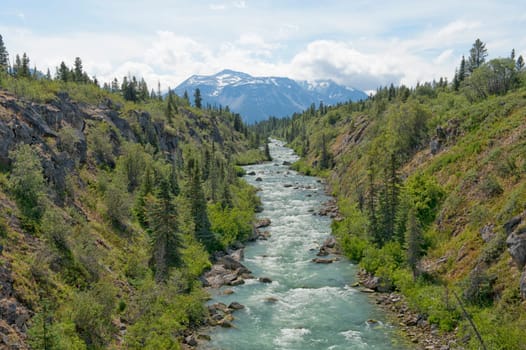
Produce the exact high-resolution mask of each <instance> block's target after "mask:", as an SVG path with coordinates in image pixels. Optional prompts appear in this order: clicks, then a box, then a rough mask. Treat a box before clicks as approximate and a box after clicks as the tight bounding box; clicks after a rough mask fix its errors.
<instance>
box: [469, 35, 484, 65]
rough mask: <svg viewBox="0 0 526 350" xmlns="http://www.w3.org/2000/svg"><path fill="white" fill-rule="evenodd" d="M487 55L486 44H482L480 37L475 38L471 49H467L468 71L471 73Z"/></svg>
mask: <svg viewBox="0 0 526 350" xmlns="http://www.w3.org/2000/svg"><path fill="white" fill-rule="evenodd" d="M487 56H488V50H487V49H486V44H484V43H483V42H482V41H481V40H480V39H477V40H475V42H474V43H473V46H472V47H471V50H470V51H469V59H468V69H469V72H470V73H473V71H474V70H475V69H477V68H478V67H480V66H481V65H482V64H483V63H484V62H485V61H486V57H487Z"/></svg>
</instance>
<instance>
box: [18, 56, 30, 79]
mask: <svg viewBox="0 0 526 350" xmlns="http://www.w3.org/2000/svg"><path fill="white" fill-rule="evenodd" d="M18 76H19V77H21V78H31V68H29V57H28V56H27V54H26V53H25V52H24V54H23V55H22V65H21V67H20V72H19V74H18Z"/></svg>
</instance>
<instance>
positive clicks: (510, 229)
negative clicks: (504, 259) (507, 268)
mask: <svg viewBox="0 0 526 350" xmlns="http://www.w3.org/2000/svg"><path fill="white" fill-rule="evenodd" d="M525 217H526V211H525V212H523V213H522V214H521V215H517V216H515V217H513V218H511V219H510V220H509V221H508V222H506V223H505V224H504V230H505V231H506V234H507V235H508V238H507V239H506V245H507V246H508V252H509V253H510V255H511V257H512V258H513V261H514V262H515V263H516V264H517V266H518V267H519V269H521V270H522V269H523V268H524V266H525V265H526V220H525Z"/></svg>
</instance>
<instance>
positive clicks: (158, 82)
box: [157, 81, 163, 101]
mask: <svg viewBox="0 0 526 350" xmlns="http://www.w3.org/2000/svg"><path fill="white" fill-rule="evenodd" d="M157 98H158V99H159V101H162V100H163V95H162V93H161V82H160V81H157Z"/></svg>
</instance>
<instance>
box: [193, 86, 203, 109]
mask: <svg viewBox="0 0 526 350" xmlns="http://www.w3.org/2000/svg"><path fill="white" fill-rule="evenodd" d="M202 102H203V99H202V98H201V90H199V88H197V89H195V92H194V103H195V107H196V108H199V109H201V103H202Z"/></svg>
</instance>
